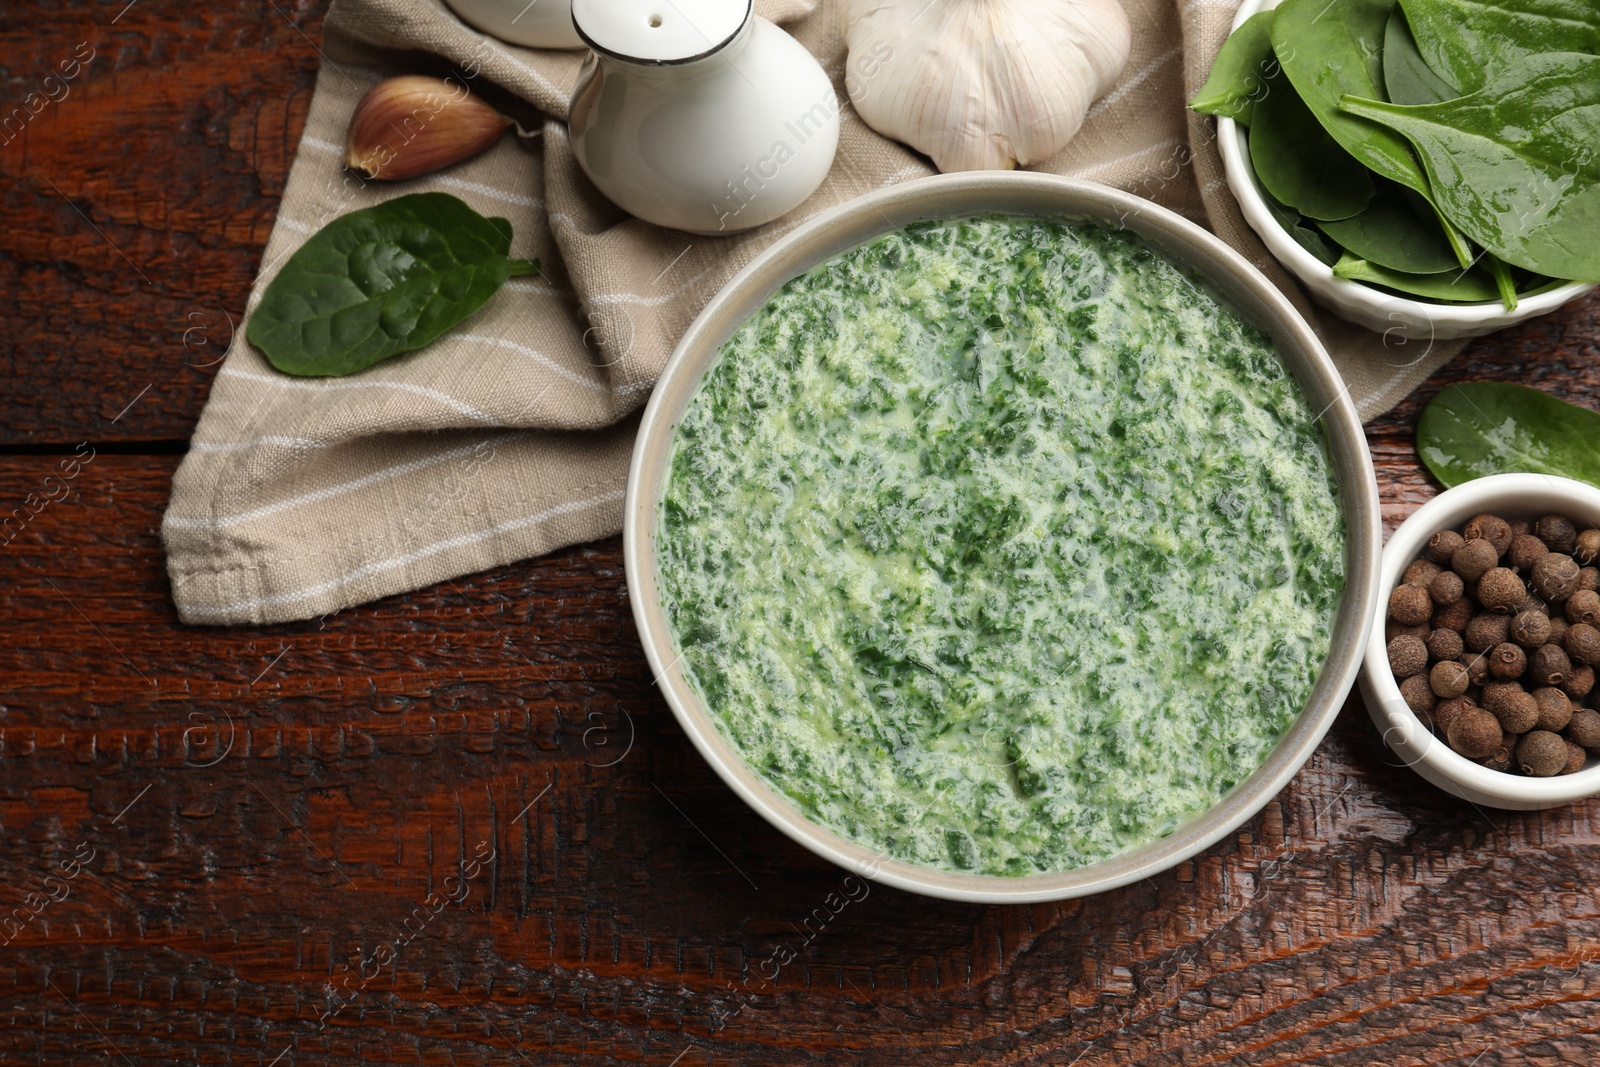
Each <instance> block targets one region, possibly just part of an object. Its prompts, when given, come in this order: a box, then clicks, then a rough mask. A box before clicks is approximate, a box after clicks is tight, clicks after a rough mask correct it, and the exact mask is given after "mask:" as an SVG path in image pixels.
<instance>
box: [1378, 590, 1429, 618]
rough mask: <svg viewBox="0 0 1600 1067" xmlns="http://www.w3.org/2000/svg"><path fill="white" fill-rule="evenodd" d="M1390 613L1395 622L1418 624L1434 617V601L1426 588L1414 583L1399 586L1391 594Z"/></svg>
mask: <svg viewBox="0 0 1600 1067" xmlns="http://www.w3.org/2000/svg"><path fill="white" fill-rule="evenodd" d="M1389 615H1390V617H1391V618H1393V619H1394V621H1395V622H1398V623H1403V624H1404V625H1406V626H1416V625H1418V624H1420V623H1424V622H1427V621H1428V619H1429V618H1430V617H1432V615H1433V601H1432V600H1429V599H1428V591H1427V590H1426V589H1420V588H1418V587H1417V586H1414V585H1402V586H1398V587H1396V589H1395V591H1394V592H1393V593H1390V594H1389Z"/></svg>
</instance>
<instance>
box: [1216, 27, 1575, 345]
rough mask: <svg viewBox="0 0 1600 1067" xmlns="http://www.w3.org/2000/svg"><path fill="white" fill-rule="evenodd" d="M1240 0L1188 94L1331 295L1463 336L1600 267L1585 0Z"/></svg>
mask: <svg viewBox="0 0 1600 1067" xmlns="http://www.w3.org/2000/svg"><path fill="white" fill-rule="evenodd" d="M1560 15H1561V16H1562V17H1560V18H1556V17H1555V16H1554V14H1553V13H1551V8H1550V5H1549V4H1548V3H1541V2H1539V0H1501V2H1499V3H1498V4H1496V5H1495V6H1493V7H1490V8H1485V7H1484V6H1483V5H1482V4H1481V3H1475V2H1473V0H1398V2H1395V0H1331V2H1330V0H1245V3H1244V4H1243V5H1241V7H1240V8H1239V13H1238V16H1237V17H1236V18H1235V20H1234V30H1233V34H1232V35H1231V36H1230V37H1229V38H1228V40H1227V42H1225V43H1224V45H1223V48H1222V51H1221V52H1220V53H1219V55H1218V56H1217V60H1216V62H1215V64H1214V65H1213V67H1212V71H1211V76H1210V78H1209V79H1208V80H1207V82H1206V84H1205V86H1204V87H1202V89H1201V90H1200V92H1199V93H1198V94H1197V95H1196V96H1195V98H1194V100H1192V101H1191V102H1190V107H1192V108H1193V109H1195V110H1196V111H1200V112H1203V113H1206V114H1212V115H1216V116H1217V117H1218V122H1217V137H1218V146H1219V148H1220V150H1221V152H1222V159H1223V165H1224V168H1225V170H1226V173H1227V177H1228V184H1229V186H1230V188H1231V189H1232V191H1233V194H1234V196H1235V197H1236V198H1237V199H1238V201H1239V206H1240V208H1241V209H1242V211H1243V213H1244V216H1245V219H1246V220H1247V221H1248V222H1249V223H1250V225H1251V227H1252V228H1254V229H1255V231H1256V232H1257V233H1258V234H1260V236H1261V239H1262V240H1263V241H1264V242H1265V243H1266V245H1267V248H1268V249H1269V250H1270V251H1271V252H1272V254H1273V255H1274V256H1275V257H1277V259H1278V260H1279V261H1280V262H1282V263H1283V264H1284V266H1286V267H1287V268H1288V269H1289V270H1290V271H1291V272H1292V273H1293V274H1294V275H1295V276H1296V277H1298V278H1299V279H1300V281H1301V282H1302V283H1304V284H1305V285H1306V287H1307V288H1308V289H1309V290H1310V291H1311V294H1312V296H1313V298H1314V299H1315V300H1316V301H1317V302H1318V303H1320V304H1322V305H1324V306H1325V307H1328V308H1330V309H1332V310H1333V311H1334V312H1336V313H1337V314H1339V315H1341V316H1343V317H1344V318H1346V319H1349V320H1350V321H1352V322H1356V323H1359V324H1361V325H1363V326H1366V327H1368V328H1369V329H1373V330H1378V331H1381V332H1392V333H1399V334H1402V335H1404V336H1407V337H1417V338H1441V339H1442V338H1451V337H1475V336H1480V335H1482V334H1485V333H1489V332H1491V331H1493V330H1497V329H1500V328H1502V327H1504V326H1508V325H1511V324H1512V323H1515V322H1520V321H1522V320H1523V319H1527V318H1531V317H1532V316H1535V315H1541V314H1544V313H1546V312H1549V311H1553V310H1555V309H1556V308H1558V307H1560V306H1561V305H1563V304H1565V303H1566V302H1567V301H1569V300H1572V299H1573V298H1574V297H1577V296H1580V295H1582V294H1583V293H1585V292H1588V291H1589V290H1590V289H1592V288H1593V287H1594V280H1595V279H1600V5H1586V4H1571V5H1565V6H1564V9H1563V11H1562V12H1560Z"/></svg>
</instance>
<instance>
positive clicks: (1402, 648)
mask: <svg viewBox="0 0 1600 1067" xmlns="http://www.w3.org/2000/svg"><path fill="white" fill-rule="evenodd" d="M1389 669H1390V670H1391V671H1393V672H1394V676H1395V677H1396V678H1409V677H1411V676H1412V675H1413V674H1421V673H1422V672H1423V671H1425V670H1427V669H1428V646H1427V645H1425V644H1423V643H1422V642H1421V641H1419V640H1417V639H1416V638H1415V637H1397V638H1395V639H1394V640H1393V641H1390V642H1389Z"/></svg>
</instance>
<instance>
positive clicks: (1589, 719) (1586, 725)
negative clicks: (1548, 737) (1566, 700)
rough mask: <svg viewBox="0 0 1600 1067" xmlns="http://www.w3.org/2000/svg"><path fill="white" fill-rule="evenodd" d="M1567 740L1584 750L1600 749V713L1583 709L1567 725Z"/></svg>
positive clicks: (1573, 714)
mask: <svg viewBox="0 0 1600 1067" xmlns="http://www.w3.org/2000/svg"><path fill="white" fill-rule="evenodd" d="M1567 740H1569V741H1572V742H1573V743H1575V744H1578V745H1582V746H1583V747H1584V748H1600V711H1590V710H1589V709H1588V708H1583V709H1582V710H1580V711H1575V712H1573V713H1572V721H1571V722H1569V723H1567Z"/></svg>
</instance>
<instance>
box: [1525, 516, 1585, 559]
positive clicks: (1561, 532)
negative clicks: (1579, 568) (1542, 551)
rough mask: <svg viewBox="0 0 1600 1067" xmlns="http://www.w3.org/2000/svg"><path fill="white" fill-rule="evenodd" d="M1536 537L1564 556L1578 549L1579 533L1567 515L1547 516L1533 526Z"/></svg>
mask: <svg viewBox="0 0 1600 1067" xmlns="http://www.w3.org/2000/svg"><path fill="white" fill-rule="evenodd" d="M1533 533H1534V536H1535V537H1537V538H1538V539H1539V540H1541V541H1543V542H1544V543H1545V544H1547V545H1549V546H1550V551H1552V552H1560V553H1562V554H1563V555H1565V554H1567V553H1570V552H1571V551H1572V550H1573V549H1574V548H1576V547H1577V540H1578V531H1577V529H1576V528H1575V527H1574V526H1573V525H1572V520H1571V519H1568V518H1567V517H1566V516H1565V515H1546V516H1545V517H1544V518H1542V519H1540V520H1539V521H1538V522H1536V523H1534V524H1533Z"/></svg>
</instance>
